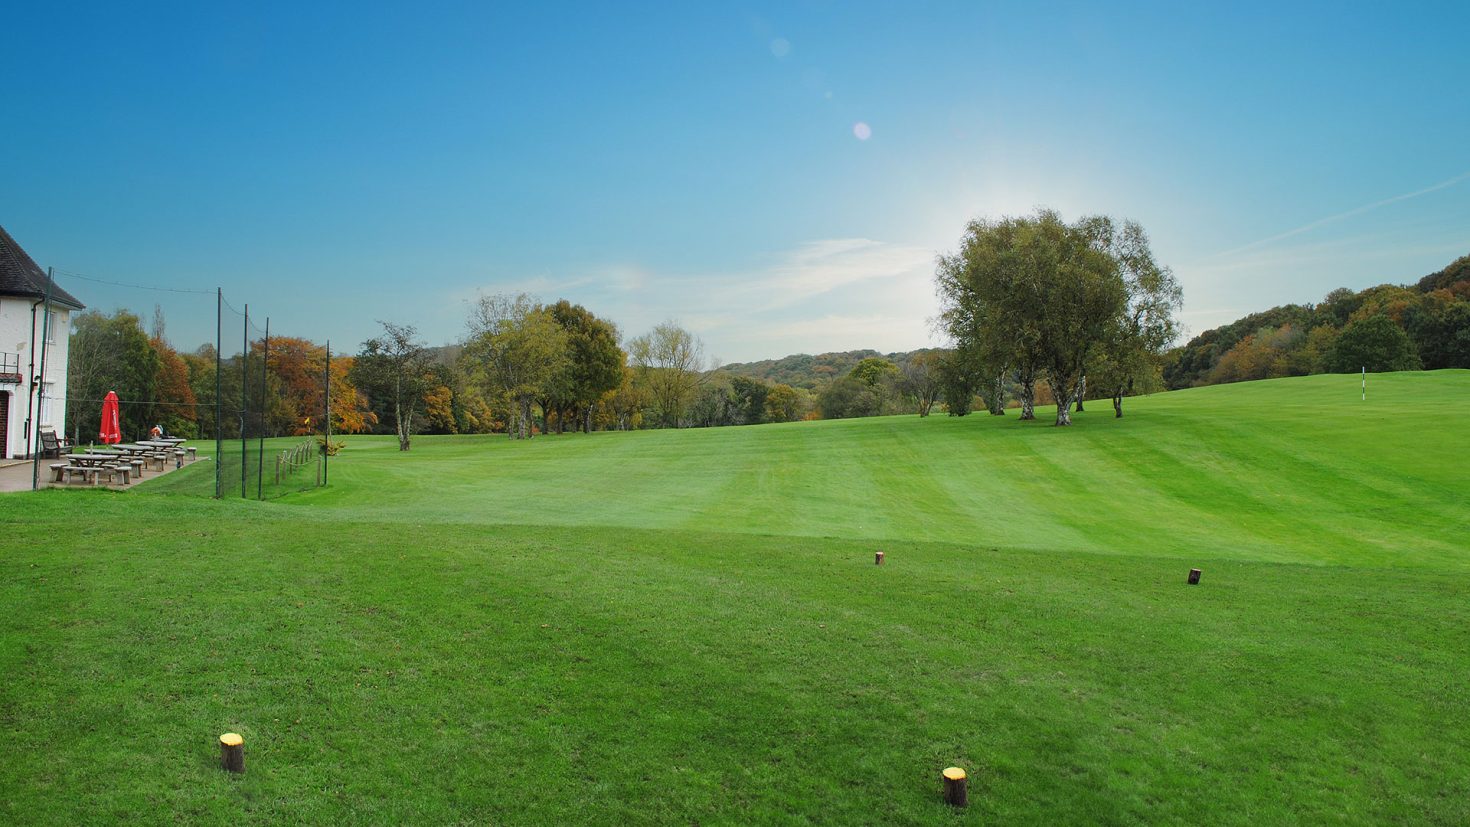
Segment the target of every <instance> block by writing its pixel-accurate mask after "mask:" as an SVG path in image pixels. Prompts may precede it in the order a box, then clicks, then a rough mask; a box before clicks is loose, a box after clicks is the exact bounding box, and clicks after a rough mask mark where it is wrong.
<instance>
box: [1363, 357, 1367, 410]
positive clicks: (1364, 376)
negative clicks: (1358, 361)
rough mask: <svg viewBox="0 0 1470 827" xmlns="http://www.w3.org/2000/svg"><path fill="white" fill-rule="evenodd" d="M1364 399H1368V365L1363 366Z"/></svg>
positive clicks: (1365, 400)
mask: <svg viewBox="0 0 1470 827" xmlns="http://www.w3.org/2000/svg"><path fill="white" fill-rule="evenodd" d="M1363 401H1364V402H1367V401H1368V366H1367V365H1364V366H1363Z"/></svg>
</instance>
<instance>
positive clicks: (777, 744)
mask: <svg viewBox="0 0 1470 827" xmlns="http://www.w3.org/2000/svg"><path fill="white" fill-rule="evenodd" d="M1370 394H1371V396H1370V399H1369V401H1368V402H1367V403H1362V402H1360V401H1359V399H1358V385H1357V378H1356V377H1337V376H1317V377H1309V378H1302V379H1289V380H1278V381H1271V382H1261V383H1251V384H1245V385H1236V386H1225V387H1213V388H1204V389H1198V390H1191V391H1184V392H1178V393H1172V394H1161V395H1157V396H1154V397H1150V398H1146V399H1137V400H1129V401H1128V403H1127V404H1128V408H1127V416H1126V417H1125V418H1124V419H1122V420H1117V421H1115V420H1113V419H1112V412H1111V410H1110V409H1109V408H1108V406H1107V405H1106V403H1095V404H1094V406H1092V407H1093V409H1092V410H1089V411H1088V412H1087V413H1084V414H1081V415H1079V416H1078V417H1077V422H1078V424H1077V426H1075V427H1074V428H1071V429H1055V428H1051V427H1049V426H1047V425H1046V424H1045V423H1039V424H1035V425H1022V424H1019V423H1018V422H1017V421H1016V419H1015V416H1014V412H1012V414H1011V415H1010V416H1008V417H1006V418H1004V419H1001V418H992V417H987V416H984V415H983V414H982V415H972V416H970V417H966V418H963V419H955V418H946V417H930V418H928V419H919V418H917V417H893V418H884V419H871V420H857V421H847V422H818V423H798V424H791V425H776V426H760V427H753V428H728V429H719V430H710V431H684V432H643V433H632V434H594V435H592V436H570V435H569V436H561V437H541V438H537V439H536V440H533V441H532V442H530V443H513V442H510V441H508V440H505V439H504V438H494V437H445V438H432V437H421V438H418V439H417V440H416V441H415V448H414V450H413V451H412V452H411V453H409V454H407V455H403V454H400V453H398V452H397V451H396V450H394V445H393V443H392V441H391V439H383V438H363V437H358V438H349V439H348V447H347V449H346V450H345V451H344V452H343V453H342V454H341V455H340V456H339V457H338V458H335V459H334V461H333V465H332V471H331V475H332V476H331V479H332V485H331V487H329V488H327V489H324V490H319V491H314V492H311V493H307V494H296V495H289V496H286V497H284V498H282V499H279V500H276V501H274V502H269V503H256V502H243V501H239V500H234V499H231V500H227V501H224V502H214V501H211V500H208V499H205V498H202V497H198V496H190V494H191V493H192V492H200V491H208V490H212V485H213V473H212V470H211V469H210V467H209V466H208V465H207V464H206V463H199V464H197V465H195V466H193V467H190V468H186V469H185V470H184V471H181V472H177V473H174V474H170V475H168V476H165V477H162V478H159V479H157V480H154V481H150V482H147V483H145V484H143V485H142V486H139V487H138V488H137V489H135V490H134V491H132V492H129V493H126V494H110V493H106V492H92V491H50V492H41V493H38V494H29V493H27V494H16V495H7V496H5V497H3V498H0V523H3V525H0V530H3V531H4V536H5V537H7V538H8V539H7V544H6V547H5V550H4V552H3V553H0V565H3V567H4V568H3V572H4V576H3V577H0V606H3V607H4V609H5V611H4V612H3V613H0V673H3V674H5V675H6V676H7V679H6V680H5V681H4V683H3V684H0V821H6V822H33V821H34V822H49V823H57V824H74V823H81V822H97V821H115V820H118V819H121V818H127V817H133V818H140V819H143V820H160V821H188V822H206V823H211V822H220V823H223V822H227V821H240V820H242V819H243V820H248V821H267V820H278V821H288V822H300V821H312V822H329V821H330V822H339V821H348V822H358V823H405V822H425V823H455V822H465V823H496V824H502V823H511V824H551V823H559V822H560V823H565V822H576V823H617V822H627V823H640V824H641V823H650V824H652V823H658V824H663V823H696V822H697V823H701V824H717V823H731V824H746V823H801V822H809V821H815V822H825V823H841V824H850V823H933V822H936V821H945V822H947V821H961V822H963V821H974V822H976V823H979V822H991V823H995V822H1000V823H1028V822H1029V823H1090V822H1108V823H1130V822H1150V823H1160V822H1162V823H1169V822H1175V823H1200V822H1207V823H1239V824H1259V823H1320V822H1340V823H1382V822H1385V821H1388V822H1415V823H1422V822H1430V823H1444V824H1462V823H1465V822H1467V821H1470V773H1467V772H1466V770H1465V767H1466V766H1470V724H1467V723H1465V721H1464V720H1463V710H1464V709H1465V708H1466V705H1467V702H1470V690H1467V688H1466V676H1467V674H1470V583H1467V579H1466V577H1467V574H1470V571H1467V569H1470V539H1467V537H1470V485H1467V483H1466V478H1467V474H1466V472H1465V469H1464V462H1465V457H1467V456H1470V430H1467V428H1466V425H1467V424H1470V416H1467V414H1466V413H1465V412H1464V409H1465V405H1466V403H1467V402H1470V372H1467V371H1441V372H1436V373H1432V374H1395V375H1386V376H1378V377H1370ZM1042 416H1045V414H1044V413H1043V414H1042ZM212 447H213V446H208V448H207V449H205V450H202V451H201V453H212ZM875 549H883V550H885V551H886V552H887V557H888V562H887V563H886V564H885V565H884V566H882V567H881V568H880V567H876V566H874V565H873V562H872V560H873V558H872V553H873V551H874V550H875ZM1191 566H1198V567H1200V568H1202V569H1204V582H1203V584H1202V585H1200V586H1199V587H1193V588H1191V587H1189V586H1186V585H1185V584H1184V578H1185V573H1186V572H1187V570H1188V569H1189V568H1190V567H1191ZM227 730H235V731H239V732H241V733H243V734H244V735H245V738H246V754H247V766H248V771H247V773H246V774H245V775H244V776H243V777H238V778H237V777H229V776H226V775H225V774H224V773H222V772H221V771H219V769H218V767H217V761H218V757H217V747H216V746H215V743H214V739H215V737H216V736H217V735H218V734H219V733H220V732H224V731H227ZM950 764H959V765H962V766H964V767H966V768H967V769H969V770H970V772H971V776H972V786H971V800H972V806H971V808H970V809H969V811H967V812H966V813H964V814H955V813H951V812H949V811H948V809H947V808H946V807H945V806H944V805H943V804H941V803H940V802H939V780H938V778H939V771H940V770H941V769H942V768H943V767H945V766H948V765H950Z"/></svg>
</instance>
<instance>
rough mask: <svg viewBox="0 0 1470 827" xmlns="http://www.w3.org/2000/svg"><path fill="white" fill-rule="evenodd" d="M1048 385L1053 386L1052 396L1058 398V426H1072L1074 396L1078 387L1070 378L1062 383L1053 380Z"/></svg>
mask: <svg viewBox="0 0 1470 827" xmlns="http://www.w3.org/2000/svg"><path fill="white" fill-rule="evenodd" d="M1047 384H1049V385H1050V386H1051V393H1052V396H1055V397H1056V398H1057V421H1056V424H1057V425H1071V424H1072V394H1073V393H1074V392H1075V391H1076V387H1077V385H1076V384H1075V383H1074V382H1072V380H1071V378H1070V377H1066V378H1064V379H1063V380H1062V381H1060V382H1058V381H1055V380H1053V381H1050V382H1048V383H1047Z"/></svg>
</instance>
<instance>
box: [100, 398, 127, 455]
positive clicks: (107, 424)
mask: <svg viewBox="0 0 1470 827" xmlns="http://www.w3.org/2000/svg"><path fill="white" fill-rule="evenodd" d="M97 437H98V438H99V439H101V440H102V444H103V445H116V444H117V443H119V442H122V426H120V425H119V424H118V421H117V394H116V393H114V392H113V391H108V392H107V396H105V397H104V398H103V399H102V428H101V429H100V430H99V431H98V433H97Z"/></svg>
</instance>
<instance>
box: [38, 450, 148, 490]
mask: <svg viewBox="0 0 1470 827" xmlns="http://www.w3.org/2000/svg"><path fill="white" fill-rule="evenodd" d="M51 472H52V475H53V476H52V480H53V481H54V482H67V483H70V482H71V481H72V479H74V478H75V477H81V478H82V481H83V482H87V483H90V484H92V485H96V484H97V481H98V480H99V479H100V478H101V477H102V476H103V475H106V476H107V478H108V480H109V481H111V480H114V479H117V478H118V477H119V476H120V477H122V483H123V485H128V484H130V483H131V482H132V481H133V479H132V477H133V466H132V464H131V462H129V463H127V464H124V463H121V462H118V455H117V454H90V453H89V454H69V455H68V456H67V461H66V462H58V463H55V464H53V465H52V466H51Z"/></svg>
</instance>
